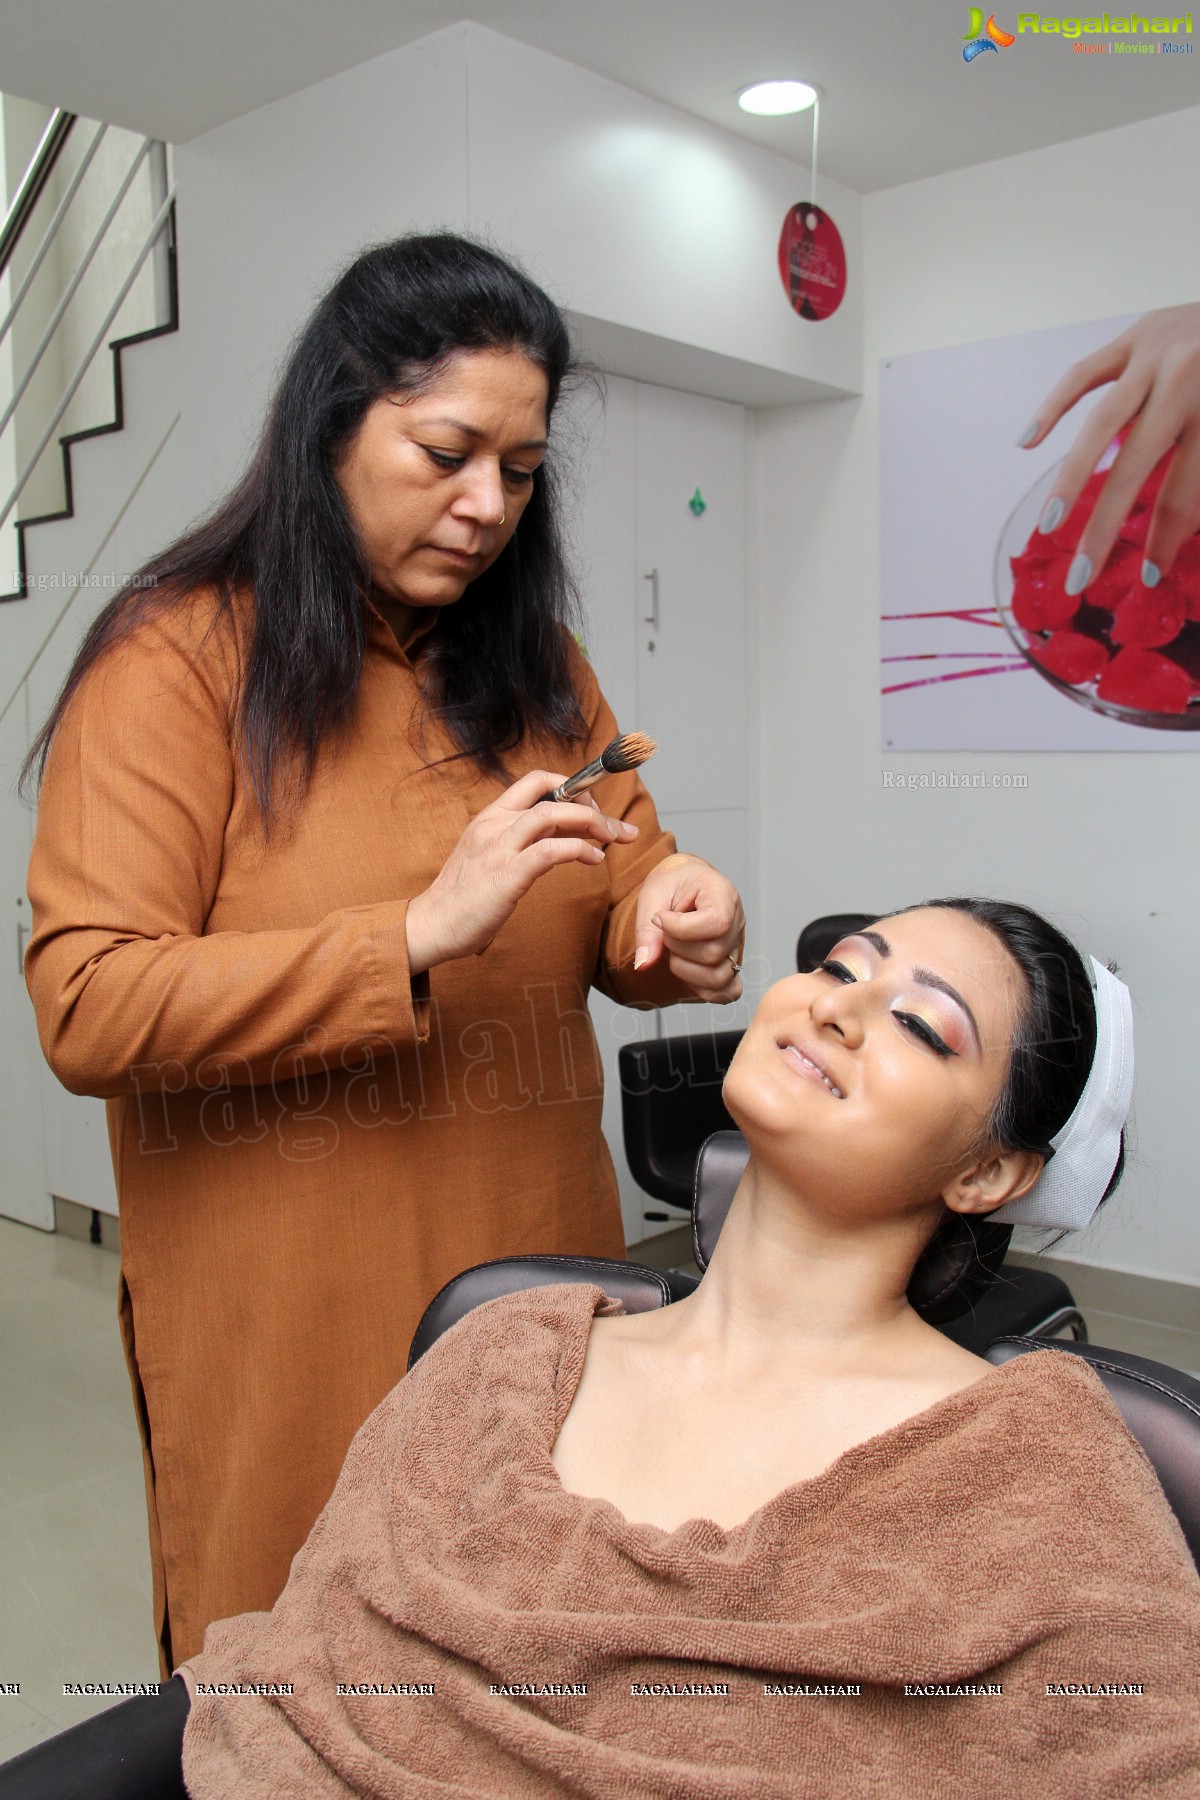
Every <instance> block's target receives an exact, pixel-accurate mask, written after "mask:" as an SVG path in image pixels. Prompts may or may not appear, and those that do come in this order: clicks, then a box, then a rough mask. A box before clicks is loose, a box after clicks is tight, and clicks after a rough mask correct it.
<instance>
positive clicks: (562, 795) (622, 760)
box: [543, 731, 658, 800]
mask: <svg viewBox="0 0 1200 1800" xmlns="http://www.w3.org/2000/svg"><path fill="white" fill-rule="evenodd" d="M657 749H658V745H657V744H656V743H655V741H654V739H653V738H652V737H647V736H646V733H645V732H644V731H626V732H623V733H622V735H621V736H620V737H615V738H614V739H613V741H612V743H611V744H610V745H609V746H608V748H607V750H604V751H602V752H601V754H600V755H599V756H598V757H597V758H596V760H595V762H590V763H588V765H587V767H586V768H584V769H580V771H579V773H578V774H577V775H572V776H570V777H569V778H568V779H567V780H566V781H560V782H559V784H558V786H557V787H556V788H555V789H554V791H553V793H550V794H546V795H544V796H543V798H545V799H546V800H573V799H574V798H575V796H576V794H582V793H585V792H586V791H587V789H588V788H590V787H595V785H596V783H597V782H598V781H603V780H604V777H605V776H606V775H623V774H624V773H625V771H626V770H627V769H636V768H638V767H639V765H640V764H642V763H644V762H645V760H646V758H647V757H648V756H653V755H654V752H655V751H656V750H657Z"/></svg>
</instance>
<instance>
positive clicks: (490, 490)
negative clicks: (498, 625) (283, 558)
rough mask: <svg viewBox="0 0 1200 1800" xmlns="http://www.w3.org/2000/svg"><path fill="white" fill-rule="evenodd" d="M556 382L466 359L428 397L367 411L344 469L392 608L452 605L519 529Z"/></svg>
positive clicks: (474, 354)
mask: <svg viewBox="0 0 1200 1800" xmlns="http://www.w3.org/2000/svg"><path fill="white" fill-rule="evenodd" d="M547 398H548V387H547V382H546V377H545V375H544V373H543V372H542V370H541V369H539V368H538V367H537V365H536V364H535V363H532V362H530V360H529V358H528V357H527V356H525V355H524V354H523V353H522V352H521V351H519V350H462V351H458V352H457V353H456V354H455V355H454V356H452V357H451V359H450V360H449V362H448V363H447V364H446V366H445V368H444V369H442V370H441V372H440V373H439V374H438V375H437V377H436V378H435V379H434V381H433V382H432V383H431V384H430V386H429V387H427V388H426V389H424V390H423V391H422V392H420V393H418V394H407V395H406V394H389V395H385V396H384V397H383V398H382V399H380V400H376V401H374V402H373V404H372V405H371V406H370V407H368V409H367V411H366V413H365V414H364V416H363V421H362V424H361V425H360V426H359V429H358V432H357V434H356V435H355V437H354V439H353V441H352V442H351V444H350V447H349V449H348V450H347V451H346V452H345V454H344V455H343V456H342V458H341V460H340V462H339V463H338V465H337V468H336V470H335V475H336V479H337V483H338V486H339V487H340V489H341V491H342V496H343V498H344V500H345V502H346V505H347V507H348V508H349V510H350V516H351V518H352V519H353V521H354V525H355V528H356V530H357V532H358V535H359V539H360V541H361V543H362V545H363V549H364V551H365V553H366V557H367V561H368V563H369V565H370V570H371V584H372V587H373V588H374V590H375V592H376V594H377V595H378V596H380V597H382V598H383V599H384V600H393V601H400V602H403V603H404V604H406V605H408V606H416V607H420V606H449V605H452V604H453V602H454V601H455V600H458V599H461V597H462V593H463V590H464V588H465V587H466V586H467V584H468V582H471V581H474V580H475V578H476V576H477V575H481V574H482V573H483V571H484V570H485V569H486V568H488V567H489V566H490V564H492V563H494V562H495V560H496V558H497V557H498V556H499V555H500V553H501V551H502V550H503V549H504V546H505V545H506V544H507V542H508V540H509V538H510V537H511V536H512V534H513V532H514V531H515V530H516V529H517V525H518V524H519V522H520V518H521V514H522V512H523V511H524V510H525V507H526V506H527V505H528V503H529V497H530V494H531V493H532V491H533V480H534V471H535V470H536V469H537V468H538V466H539V465H540V463H541V461H542V458H543V456H544V455H545V452H546V402H547Z"/></svg>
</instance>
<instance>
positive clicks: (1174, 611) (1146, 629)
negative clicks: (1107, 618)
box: [1111, 581, 1187, 650]
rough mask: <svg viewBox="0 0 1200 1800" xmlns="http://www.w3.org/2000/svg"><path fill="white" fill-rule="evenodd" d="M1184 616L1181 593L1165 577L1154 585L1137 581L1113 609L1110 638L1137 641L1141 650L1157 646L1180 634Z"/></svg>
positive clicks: (1125, 641) (1115, 642)
mask: <svg viewBox="0 0 1200 1800" xmlns="http://www.w3.org/2000/svg"><path fill="white" fill-rule="evenodd" d="M1186 618H1187V607H1186V606H1185V605H1184V601H1183V595H1182V594H1181V593H1180V592H1179V590H1178V588H1176V587H1175V586H1173V584H1172V583H1170V582H1168V581H1164V582H1162V583H1161V585H1160V586H1158V587H1156V588H1145V587H1142V586H1141V585H1140V583H1139V584H1138V586H1136V587H1133V588H1130V589H1128V590H1127V596H1126V598H1125V599H1124V600H1122V601H1121V602H1120V604H1119V605H1118V606H1117V607H1116V608H1115V609H1114V611H1113V622H1112V632H1111V636H1112V641H1113V643H1114V644H1137V645H1138V646H1139V647H1140V648H1141V649H1143V650H1154V649H1158V648H1161V646H1162V645H1163V644H1169V643H1171V642H1173V640H1174V639H1175V638H1177V637H1178V636H1179V633H1180V632H1181V631H1182V630H1183V624H1184V620H1185V619H1186Z"/></svg>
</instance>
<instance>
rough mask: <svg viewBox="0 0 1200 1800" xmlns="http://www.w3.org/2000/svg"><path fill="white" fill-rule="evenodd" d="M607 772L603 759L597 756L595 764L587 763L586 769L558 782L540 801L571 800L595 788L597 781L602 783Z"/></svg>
mask: <svg viewBox="0 0 1200 1800" xmlns="http://www.w3.org/2000/svg"><path fill="white" fill-rule="evenodd" d="M608 772H609V771H608V770H607V769H606V768H605V766H604V758H603V757H602V756H598V757H597V758H596V760H595V762H590V763H588V765H587V767H586V768H584V769H580V770H579V772H578V774H576V775H570V776H568V778H567V779H566V781H560V782H559V784H558V786H557V787H556V788H554V789H553V791H552V792H551V793H549V794H543V795H542V799H543V800H573V799H574V798H575V796H576V794H583V793H586V792H587V790H588V788H590V787H595V785H596V783H597V782H598V781H603V779H604V777H605V776H606V775H607V774H608Z"/></svg>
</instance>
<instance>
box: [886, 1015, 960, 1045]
mask: <svg viewBox="0 0 1200 1800" xmlns="http://www.w3.org/2000/svg"><path fill="white" fill-rule="evenodd" d="M892 1016H893V1017H894V1018H897V1019H899V1021H900V1023H901V1024H902V1025H903V1026H904V1028H905V1030H906V1031H911V1033H912V1035H913V1036H914V1037H915V1038H920V1040H921V1042H922V1043H923V1044H928V1045H929V1048H930V1049H931V1050H933V1051H934V1052H935V1053H936V1054H937V1055H938V1056H957V1055H958V1051H957V1050H952V1049H951V1048H950V1046H949V1044H947V1043H946V1042H945V1041H944V1039H942V1038H940V1037H939V1036H938V1034H937V1032H936V1031H935V1030H934V1029H933V1027H932V1025H929V1024H927V1023H926V1021H925V1020H924V1019H922V1018H921V1017H919V1015H918V1014H917V1013H905V1012H898V1013H894V1014H893V1015H892Z"/></svg>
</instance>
